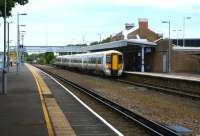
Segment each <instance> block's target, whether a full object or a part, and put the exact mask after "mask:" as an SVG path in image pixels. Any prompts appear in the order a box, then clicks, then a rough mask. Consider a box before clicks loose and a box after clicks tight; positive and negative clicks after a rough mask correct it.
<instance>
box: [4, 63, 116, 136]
mask: <svg viewBox="0 0 200 136" xmlns="http://www.w3.org/2000/svg"><path fill="white" fill-rule="evenodd" d="M7 79H8V89H7V94H6V95H0V107H1V108H0V135H2V136H15V135H19V136H48V135H49V134H50V133H49V132H50V131H49V130H50V129H49V127H48V124H50V125H51V126H52V128H53V129H52V132H53V133H54V134H53V133H52V134H53V135H56V136H65V135H69V136H75V135H77V136H79V135H85V136H87V135H88V136H89V135H90V136H91V135H94V136H98V135H101V136H113V135H117V133H116V132H114V131H113V130H112V129H111V128H110V127H108V125H107V124H105V123H104V122H103V121H102V120H101V119H99V118H98V117H97V116H96V115H95V114H94V113H92V112H91V111H89V110H88V109H87V108H86V107H85V106H84V105H83V104H81V103H80V102H78V101H77V99H75V98H74V97H73V96H72V95H71V94H70V93H68V92H67V91H66V89H65V88H63V87H62V86H61V85H59V84H58V83H56V82H55V81H54V80H53V79H52V78H50V77H49V76H47V75H46V74H44V73H43V72H41V71H40V70H39V69H37V68H34V67H32V66H31V65H22V66H21V70H20V72H19V73H18V74H17V73H16V69H15V67H12V68H10V72H9V73H8V74H7ZM41 95H42V96H43V98H42V99H41ZM43 103H45V104H43ZM44 105H45V106H46V109H47V114H45V111H44ZM46 116H48V117H49V120H50V123H48V122H47V118H46Z"/></svg>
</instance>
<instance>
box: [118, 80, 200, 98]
mask: <svg viewBox="0 0 200 136" xmlns="http://www.w3.org/2000/svg"><path fill="white" fill-rule="evenodd" d="M116 81H117V82H121V83H125V84H130V85H135V86H139V87H145V88H149V89H153V90H156V91H159V92H164V93H168V94H173V95H178V96H181V97H188V98H191V99H194V100H195V99H196V100H199V99H200V96H199V95H197V94H192V93H188V92H184V91H183V90H179V89H175V88H171V87H161V86H158V85H157V86H156V85H153V84H143V83H142V84H141V83H138V82H134V81H127V80H125V79H116Z"/></svg>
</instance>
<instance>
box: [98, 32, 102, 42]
mask: <svg viewBox="0 0 200 136" xmlns="http://www.w3.org/2000/svg"><path fill="white" fill-rule="evenodd" d="M97 35H98V36H99V43H101V34H100V33H99V34H97Z"/></svg>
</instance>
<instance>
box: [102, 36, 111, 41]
mask: <svg viewBox="0 0 200 136" xmlns="http://www.w3.org/2000/svg"><path fill="white" fill-rule="evenodd" d="M111 41H112V39H111V36H110V37H107V38H106V39H103V41H102V42H101V43H108V42H111Z"/></svg>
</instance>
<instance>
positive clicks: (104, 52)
mask: <svg viewBox="0 0 200 136" xmlns="http://www.w3.org/2000/svg"><path fill="white" fill-rule="evenodd" d="M109 53H119V54H122V53H121V52H119V51H116V50H108V51H99V52H87V53H81V54H74V55H62V56H58V57H57V58H62V57H76V56H80V55H81V56H87V55H100V54H109Z"/></svg>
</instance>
